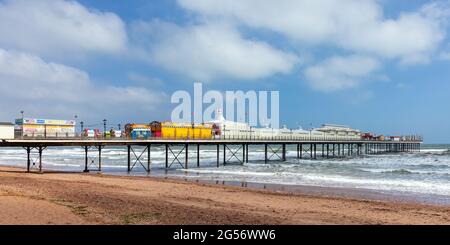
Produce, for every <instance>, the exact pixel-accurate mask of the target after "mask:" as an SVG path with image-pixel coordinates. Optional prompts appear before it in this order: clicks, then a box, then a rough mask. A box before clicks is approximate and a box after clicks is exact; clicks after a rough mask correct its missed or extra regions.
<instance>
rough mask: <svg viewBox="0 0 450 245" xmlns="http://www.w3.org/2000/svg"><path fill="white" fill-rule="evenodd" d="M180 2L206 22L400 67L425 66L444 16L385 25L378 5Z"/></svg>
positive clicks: (293, 0)
mask: <svg viewBox="0 0 450 245" xmlns="http://www.w3.org/2000/svg"><path fill="white" fill-rule="evenodd" d="M178 2H179V4H180V5H181V6H182V7H184V8H186V9H189V10H192V11H196V12H198V13H200V14H201V15H202V16H203V17H204V18H207V19H217V18H219V19H220V18H222V19H227V20H231V21H235V22H238V23H243V24H245V25H247V26H249V27H253V28H262V29H268V30H271V31H274V32H278V33H281V34H283V35H285V36H287V37H289V38H291V39H293V40H296V41H298V42H301V43H309V44H316V45H319V44H328V45H334V46H336V47H340V48H344V49H346V50H350V51H353V52H358V53H364V54H369V55H377V56H380V57H385V58H396V59H400V61H401V62H402V63H422V62H426V61H427V60H428V58H429V56H430V55H431V54H432V53H433V52H434V51H435V49H436V48H437V47H438V45H439V44H440V42H441V41H442V40H443V38H444V36H445V31H444V28H443V27H442V24H443V23H442V21H443V19H446V18H444V17H446V15H445V14H444V13H445V12H443V11H438V10H439V9H440V8H442V7H441V5H437V4H429V5H425V6H424V7H423V8H422V9H420V10H418V11H416V12H408V13H400V14H399V16H398V17H397V18H392V19H389V18H386V17H385V16H384V14H383V10H382V6H380V4H379V2H378V1H376V0H363V1H362V0H314V1H312V0H303V1H302V0H280V1H271V0H246V1H221V0H215V1H214V0H210V1H203V0H178ZM443 5H446V4H443ZM447 5H448V4H447Z"/></svg>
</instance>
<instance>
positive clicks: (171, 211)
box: [0, 167, 450, 224]
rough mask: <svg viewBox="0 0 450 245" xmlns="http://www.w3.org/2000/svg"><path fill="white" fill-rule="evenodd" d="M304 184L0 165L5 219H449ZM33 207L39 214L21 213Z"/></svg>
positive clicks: (411, 205)
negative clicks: (290, 187) (281, 187)
mask: <svg viewBox="0 0 450 245" xmlns="http://www.w3.org/2000/svg"><path fill="white" fill-rule="evenodd" d="M301 189H302V191H301V192H299V191H296V192H290V191H275V190H271V189H270V188H268V189H265V190H264V189H254V188H252V186H250V187H249V185H248V184H247V187H246V188H242V187H236V186H231V185H221V184H219V185H216V184H211V183H203V182H201V181H200V182H196V181H184V180H175V179H172V178H155V177H145V176H116V175H109V174H95V173H90V174H83V173H67V172H47V173H45V174H27V173H25V172H24V169H22V168H17V167H0V207H1V208H0V223H2V224H42V223H43V224H66V223H67V224H450V207H449V206H447V205H440V206H439V205H431V204H423V203H417V202H410V201H405V202H402V201H399V200H375V199H371V198H367V197H366V198H363V197H357V195H354V194H352V193H348V192H349V190H348V189H341V190H339V191H340V192H341V194H342V193H344V194H346V195H341V194H339V193H338V192H336V189H333V190H331V189H328V188H327V190H325V189H323V188H319V189H316V188H308V187H301ZM357 194H358V193H357ZM33 207H35V209H34V211H35V213H33V214H32V215H31V214H27V213H26V212H25V213H24V211H23V210H27V209H30V208H31V209H33ZM36 207H38V209H36ZM36 210H39V211H38V212H36ZM41 216H42V217H47V218H45V219H42V217H41ZM24 217H26V219H25V218H24ZM33 217H34V218H33Z"/></svg>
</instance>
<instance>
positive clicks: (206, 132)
mask: <svg viewBox="0 0 450 245" xmlns="http://www.w3.org/2000/svg"><path fill="white" fill-rule="evenodd" d="M161 137H162V138H166V139H211V138H212V127H211V126H209V125H191V124H177V123H171V122H166V123H162V124H161Z"/></svg>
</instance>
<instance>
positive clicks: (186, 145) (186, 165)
mask: <svg viewBox="0 0 450 245" xmlns="http://www.w3.org/2000/svg"><path fill="white" fill-rule="evenodd" d="M184 147H185V148H184V149H185V160H184V169H188V165H189V164H188V162H189V144H185V145H184Z"/></svg>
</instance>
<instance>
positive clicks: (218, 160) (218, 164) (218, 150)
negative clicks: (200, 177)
mask: <svg viewBox="0 0 450 245" xmlns="http://www.w3.org/2000/svg"><path fill="white" fill-rule="evenodd" d="M217 167H220V145H219V144H217Z"/></svg>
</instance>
